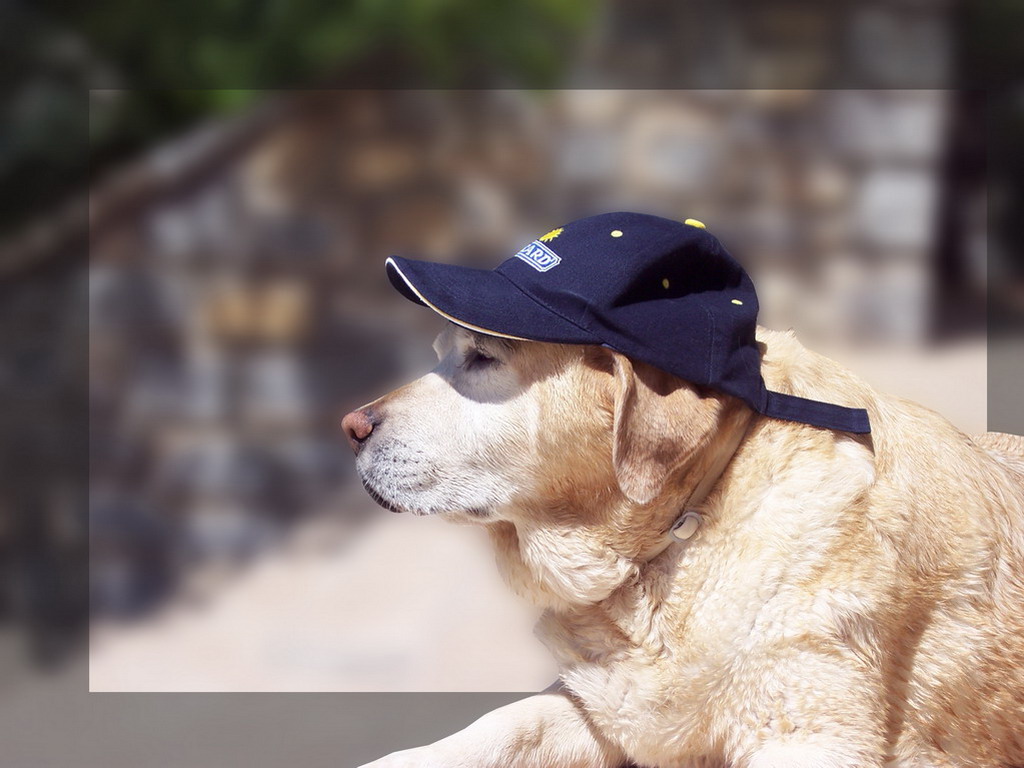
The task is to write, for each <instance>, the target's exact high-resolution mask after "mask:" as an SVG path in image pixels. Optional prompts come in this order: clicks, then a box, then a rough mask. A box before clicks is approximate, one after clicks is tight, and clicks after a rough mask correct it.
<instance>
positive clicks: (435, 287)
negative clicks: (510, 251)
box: [387, 256, 600, 344]
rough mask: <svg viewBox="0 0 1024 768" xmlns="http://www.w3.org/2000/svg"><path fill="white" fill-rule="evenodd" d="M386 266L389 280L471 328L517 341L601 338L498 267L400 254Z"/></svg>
mask: <svg viewBox="0 0 1024 768" xmlns="http://www.w3.org/2000/svg"><path fill="white" fill-rule="evenodd" d="M387 272H388V279H389V280H390V281H391V284H392V285H393V286H395V288H396V289H398V291H399V293H401V294H402V295H403V296H405V297H406V298H407V299H409V300H410V301H414V302H416V303H417V304H423V305H424V306H427V307H430V308H431V309H432V310H434V311H435V312H437V314H439V315H441V316H442V317H444V318H446V319H447V320H450V321H451V322H453V323H456V324H457V325H461V326H462V327H464V328H468V329H469V330H471V331H476V332H478V333H483V334H486V335H489V336H501V337H503V338H506V339H516V340H519V341H548V342H554V343H559V344H599V343H600V341H599V340H598V339H596V338H595V337H594V336H592V335H591V334H589V333H587V332H586V331H585V330H583V329H582V328H580V327H579V326H577V325H575V324H573V323H571V322H569V321H568V320H566V319H565V318H563V317H562V316H561V315H558V314H557V313H555V312H552V311H551V310H549V309H547V308H546V307H544V306H542V305H541V304H538V303H537V302H536V301H535V300H533V299H532V298H530V297H529V296H527V295H526V294H525V293H523V292H522V291H521V290H520V289H519V287H518V286H517V285H516V284H515V283H513V282H512V281H511V280H509V279H508V278H507V277H505V276H504V275H502V274H501V273H500V272H494V271H492V270H489V269H473V268H472V267H462V266H459V265H456V264H437V263H434V262H429V261H417V260H415V259H405V258H402V257H400V256H392V257H391V258H389V259H388V260H387Z"/></svg>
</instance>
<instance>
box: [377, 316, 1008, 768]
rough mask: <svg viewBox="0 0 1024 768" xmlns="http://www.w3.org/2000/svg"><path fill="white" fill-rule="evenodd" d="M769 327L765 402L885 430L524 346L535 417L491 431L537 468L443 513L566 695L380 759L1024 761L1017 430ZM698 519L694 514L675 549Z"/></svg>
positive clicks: (593, 357)
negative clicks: (951, 415) (962, 413)
mask: <svg viewBox="0 0 1024 768" xmlns="http://www.w3.org/2000/svg"><path fill="white" fill-rule="evenodd" d="M454 333H456V334H459V333H464V332H461V331H457V332H454ZM758 339H759V341H760V342H761V343H762V345H763V372H764V376H765V379H766V383H767V384H768V387H769V389H774V390H777V391H781V392H788V393H792V394H797V395H801V396H805V397H811V398H815V399H821V400H827V401H831V402H836V403H839V404H846V405H851V406H864V407H867V409H868V412H869V415H870V419H871V425H872V432H871V434H870V435H863V436H858V435H851V434H847V433H839V432H833V431H830V430H824V429H817V428H815V427H810V426H807V425H802V424H798V423H794V422H787V421H781V420H776V419H770V418H765V417H763V416H760V415H757V414H753V413H752V412H751V411H750V410H749V409H748V408H747V407H746V406H745V405H743V404H742V403H740V402H739V401H737V400H735V399H733V398H731V397H728V396H725V395H721V394H719V393H716V392H711V391H699V390H698V389H696V388H694V387H693V386H691V385H689V384H687V383H685V382H682V381H679V380H678V379H674V378H673V377H671V376H668V375H667V374H664V373H662V372H659V371H656V370H654V369H652V368H650V367H649V366H646V365H643V364H640V363H636V362H631V361H629V360H628V359H626V358H624V357H622V356H620V355H617V354H615V353H610V352H608V351H607V350H601V349H596V348H586V347H563V346H556V345H546V344H519V345H515V348H514V351H513V352H511V353H510V354H509V356H508V357H507V359H505V360H504V361H503V364H504V366H505V369H506V370H507V371H514V373H515V376H516V380H517V385H516V386H515V387H512V388H509V387H508V386H505V385H502V386H505V388H504V389H502V390H501V391H502V392H503V393H504V394H503V397H504V398H505V400H503V401H502V402H504V403H506V406H505V407H506V409H507V411H508V413H509V414H516V413H517V414H519V416H516V417H514V418H513V417H512V416H510V417H509V421H508V423H507V424H505V425H504V427H498V428H497V429H499V430H500V429H510V428H511V426H510V425H516V427H517V428H518V429H520V432H521V434H522V439H521V440H520V441H519V442H516V441H515V440H512V439H511V438H510V434H511V432H507V433H506V432H503V433H502V435H501V438H500V440H499V441H498V442H500V443H501V446H502V450H506V451H508V450H511V452H512V454H513V455H510V456H509V457H508V462H509V463H510V464H511V465H514V466H515V467H516V469H517V472H523V473H526V476H525V477H523V478H519V477H518V475H516V478H517V479H515V480H512V479H510V478H509V477H508V476H502V482H503V483H504V486H503V488H504V490H503V495H502V496H501V500H500V502H497V503H495V504H494V505H493V506H491V507H489V508H488V511H487V513H486V514H477V515H469V514H466V513H460V512H458V511H455V512H454V513H453V516H455V517H459V518H461V519H476V520H478V521H479V522H482V523H483V524H485V525H486V526H487V527H488V530H489V531H490V533H491V535H492V539H493V541H494V544H495V548H496V552H497V554H498V559H499V565H500V567H501V568H502V571H503V573H504V574H505V576H506V578H507V580H508V581H509V583H510V585H511V586H512V587H513V588H514V589H516V591H518V592H519V593H521V594H523V595H525V596H526V597H528V598H529V599H531V600H533V601H534V602H536V603H538V604H540V605H542V606H545V607H546V608H547V610H546V612H545V616H544V618H543V619H542V622H541V625H540V627H539V629H540V632H541V634H542V636H543V637H544V638H545V639H546V642H547V643H548V646H549V647H550V649H551V651H552V653H553V654H554V655H555V657H556V658H557V659H558V661H559V664H560V668H561V670H562V672H561V680H562V685H563V688H562V690H561V692H553V693H547V694H545V695H544V696H541V697H537V698H536V699H528V700H526V702H519V703H517V705H513V708H509V709H507V710H498V711H496V712H495V713H492V714H491V715H489V716H488V718H486V719H485V720H486V722H484V721H480V723H477V724H474V725H473V726H470V727H469V728H467V729H466V730H465V731H462V732H460V733H458V734H455V735H453V736H452V737H449V739H446V740H443V741H442V742H438V743H437V744H435V745H431V746H429V747H424V748H421V749H419V750H412V751H409V752H403V753H396V754H395V755H392V756H390V757H388V758H384V759H383V760H382V761H378V762H377V763H374V764H373V765H374V766H381V767H382V768H383V766H387V767H388V768H394V767H395V766H426V765H467V766H469V765H473V766H476V765H495V766H498V765H501V766H510V765H522V766H535V765H552V766H569V765H608V766H613V765H619V764H622V763H624V762H625V761H626V760H627V759H628V760H632V761H635V762H636V763H638V764H640V765H649V766H666V767H667V766H684V765H686V766H690V765H695V766H696V765H706V766H719V765H721V766H726V765H728V766H755V767H761V768H764V767H765V766H908V767H910V766H914V767H917V766H920V767H922V768H923V767H924V766H972V767H979V768H984V767H988V766H991V767H992V768H996V767H997V766H1011V765H1015V764H1019V765H1024V440H1022V439H1021V438H1018V437H1014V436H1010V435H993V434H990V435H985V436H979V437H975V438H971V437H968V436H967V435H964V434H963V433H961V432H959V431H958V430H957V429H956V428H955V427H953V426H952V425H951V424H949V423H948V422H947V421H945V420H944V419H943V418H942V417H941V416H939V415H938V414H935V413H933V412H931V411H929V410H927V409H925V408H923V407H921V406H919V405H916V404H914V403H911V402H908V401H905V400H900V399H898V398H894V397H890V396H887V395H883V394H880V393H877V392H875V391H874V390H872V389H871V388H870V387H869V386H868V385H867V384H865V383H864V382H863V381H861V380H860V379H858V378H857V377H856V376H854V375H853V374H852V373H850V372H849V371H847V370H845V369H844V368H842V367H841V366H839V365H838V364H836V363H834V362H833V361H831V360H828V359H826V358H824V357H821V356H819V355H816V354H814V353H812V352H810V351H808V350H806V349H805V348H804V347H803V346H802V345H801V344H800V343H799V342H798V341H797V340H796V338H795V337H794V336H792V335H791V334H783V333H776V332H771V331H766V330H763V329H759V331H758ZM449 346H451V344H449ZM492 375H493V376H495V377H496V376H497V374H492ZM506 375H508V373H506ZM453 381H454V382H455V383H454V384H453V391H455V390H458V389H459V385H458V381H457V380H453ZM492 386H494V387H498V386H499V384H498V383H495V382H494V381H492ZM431 392H432V393H433V394H434V395H435V396H436V394H437V390H436V388H434V389H432V390H431ZM417 397H418V396H417V394H416V387H415V386H413V385H410V387H407V388H405V389H403V390H401V391H400V393H399V394H396V395H392V396H389V397H387V398H383V399H382V400H381V401H378V403H377V406H378V407H379V408H381V409H383V412H384V413H385V422H384V427H387V424H388V422H387V415H386V414H387V413H388V411H389V408H392V407H394V405H393V399H395V398H397V399H402V400H404V401H405V409H404V410H401V412H402V413H408V412H410V411H409V408H408V399H409V398H412V401H413V402H416V403H418V406H417V407H422V408H430V407H436V406H434V405H431V404H428V403H427V402H426V401H425V400H422V399H419V400H417ZM484 399H486V398H484ZM432 402H434V401H432ZM517 409H518V410H517ZM413 410H415V409H413ZM526 414H529V415H526ZM516 419H519V421H517V420H516ZM527 423H529V425H530V426H529V427H528V428H527V426H525V425H526V424H527ZM384 427H382V429H383V428H384ZM402 428H403V426H402V424H395V425H394V426H393V429H395V430H396V431H400V430H401V429H402ZM473 428H483V429H492V428H494V427H486V426H485V427H481V426H480V425H479V424H476V425H475V426H474V427H473ZM384 439H386V435H385V436H382V440H384ZM492 439H497V438H488V441H487V442H486V445H488V446H489V445H491V442H490V441H491V440H492ZM733 446H736V447H735V448H733ZM481 450H483V451H485V452H486V450H487V449H486V448H482V449H481ZM730 454H731V460H730V459H729V455H730ZM372 460H373V459H372V456H371V457H369V458H366V459H364V457H363V456H361V457H360V461H366V462H367V463H368V462H370V461H372ZM726 460H728V463H727V465H725V467H724V469H721V467H722V465H723V464H724V463H725V461H726ZM498 471H499V470H495V472H498ZM441 474H443V473H441ZM702 481H708V482H710V483H711V484H712V487H711V489H710V492H709V493H707V495H706V496H704V497H703V498H700V499H696V498H695V497H694V493H695V491H696V490H698V486H700V484H701V482H702ZM491 496H493V497H494V498H498V497H497V496H495V494H494V493H491ZM391 501H393V502H395V503H397V501H396V500H395V499H391ZM688 502H689V503H688ZM684 507H686V508H689V509H695V510H696V511H699V512H700V513H701V515H702V518H703V523H702V525H701V527H700V529H699V530H698V532H697V534H696V535H694V536H693V538H692V539H690V540H688V541H686V542H682V543H675V542H672V543H669V544H668V546H667V547H666V542H670V540H669V539H667V538H666V532H667V531H668V529H669V527H670V526H671V524H672V522H673V521H674V520H675V519H676V517H677V516H678V515H679V514H680V512H681V511H682V509H683V508H684ZM533 701H535V702H536V704H535V705H531V704H530V703H529V702H533ZM553 701H561V702H563V703H562V704H552V702H553ZM559 707H564V709H559ZM552 712H556V713H555V714H552ZM481 723H484V724H483V725H481ZM503 734H504V735H503Z"/></svg>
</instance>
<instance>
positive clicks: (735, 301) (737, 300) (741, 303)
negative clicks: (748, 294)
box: [732, 299, 743, 306]
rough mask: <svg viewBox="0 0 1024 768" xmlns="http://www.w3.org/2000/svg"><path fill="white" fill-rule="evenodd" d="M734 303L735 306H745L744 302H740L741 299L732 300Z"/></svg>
mask: <svg viewBox="0 0 1024 768" xmlns="http://www.w3.org/2000/svg"><path fill="white" fill-rule="evenodd" d="M732 303H733V304H738V305H740V306H743V302H742V301H740V300H739V299H733V300H732Z"/></svg>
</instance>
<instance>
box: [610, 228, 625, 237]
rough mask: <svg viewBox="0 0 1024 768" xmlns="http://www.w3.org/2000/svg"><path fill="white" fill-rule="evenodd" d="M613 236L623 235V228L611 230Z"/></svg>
mask: <svg viewBox="0 0 1024 768" xmlns="http://www.w3.org/2000/svg"><path fill="white" fill-rule="evenodd" d="M611 235H612V237H622V230H621V229H613V230H612V232H611Z"/></svg>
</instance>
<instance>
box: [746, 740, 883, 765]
mask: <svg viewBox="0 0 1024 768" xmlns="http://www.w3.org/2000/svg"><path fill="white" fill-rule="evenodd" d="M744 765H745V766H746V768H855V766H856V767H858V768H859V767H861V766H867V765H869V764H868V763H865V762H864V761H863V760H862V759H861V757H860V756H859V755H854V754H849V753H846V752H843V751H840V750H833V749H829V748H826V747H819V746H812V745H807V744H766V745H765V746H763V747H761V748H760V749H758V750H757V752H755V753H754V754H753V755H751V757H750V759H749V760H748V761H747V762H746V763H744Z"/></svg>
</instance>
